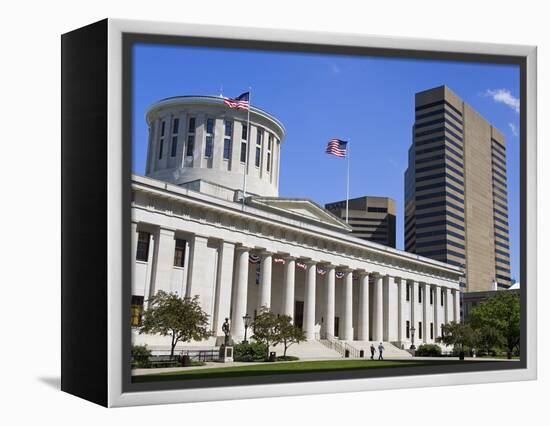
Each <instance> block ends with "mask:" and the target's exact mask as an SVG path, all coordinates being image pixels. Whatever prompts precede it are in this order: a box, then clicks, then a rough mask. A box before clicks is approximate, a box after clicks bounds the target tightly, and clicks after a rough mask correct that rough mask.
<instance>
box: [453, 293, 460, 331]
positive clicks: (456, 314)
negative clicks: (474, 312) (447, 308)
mask: <svg viewBox="0 0 550 426" xmlns="http://www.w3.org/2000/svg"><path fill="white" fill-rule="evenodd" d="M453 297H454V302H455V309H454V320H455V322H457V323H460V290H453Z"/></svg>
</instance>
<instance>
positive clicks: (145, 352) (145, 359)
mask: <svg viewBox="0 0 550 426" xmlns="http://www.w3.org/2000/svg"><path fill="white" fill-rule="evenodd" d="M131 354H132V360H133V363H132V366H133V367H135V368H147V366H148V365H149V357H150V356H151V351H150V350H149V349H147V345H132V352H131Z"/></svg>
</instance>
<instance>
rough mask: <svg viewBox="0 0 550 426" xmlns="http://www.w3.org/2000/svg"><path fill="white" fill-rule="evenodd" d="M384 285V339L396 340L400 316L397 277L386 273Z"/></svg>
mask: <svg viewBox="0 0 550 426" xmlns="http://www.w3.org/2000/svg"><path fill="white" fill-rule="evenodd" d="M382 283H383V284H382V286H383V296H382V300H383V316H382V317H383V330H382V340H383V341H385V342H395V341H396V340H397V329H398V318H397V310H396V309H395V307H396V305H397V285H396V283H395V278H394V277H392V276H390V275H386V276H384V278H383V279H382Z"/></svg>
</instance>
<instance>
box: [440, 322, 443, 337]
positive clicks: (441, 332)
mask: <svg viewBox="0 0 550 426" xmlns="http://www.w3.org/2000/svg"><path fill="white" fill-rule="evenodd" d="M443 326H444V324H441V326H440V327H439V328H440V330H439V333H440V335H441V337H443Z"/></svg>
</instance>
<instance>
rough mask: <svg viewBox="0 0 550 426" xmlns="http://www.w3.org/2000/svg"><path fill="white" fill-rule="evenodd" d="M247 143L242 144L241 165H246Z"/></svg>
mask: <svg viewBox="0 0 550 426" xmlns="http://www.w3.org/2000/svg"><path fill="white" fill-rule="evenodd" d="M246 145H247V144H246V142H245V141H243V142H241V163H246Z"/></svg>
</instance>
